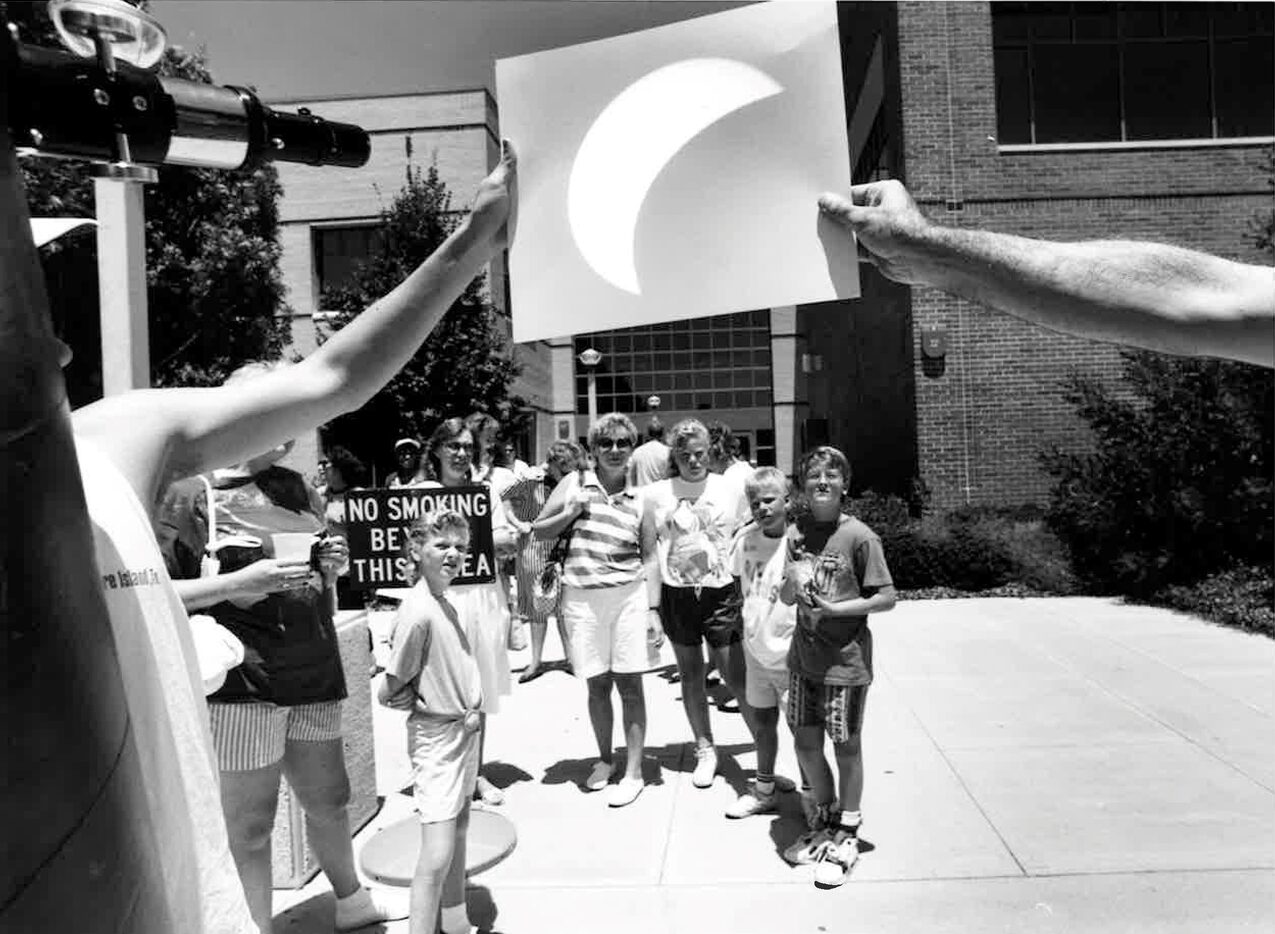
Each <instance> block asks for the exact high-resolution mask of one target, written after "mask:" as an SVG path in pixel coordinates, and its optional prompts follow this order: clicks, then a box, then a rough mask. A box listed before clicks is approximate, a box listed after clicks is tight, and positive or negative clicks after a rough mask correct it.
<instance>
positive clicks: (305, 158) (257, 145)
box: [0, 45, 371, 169]
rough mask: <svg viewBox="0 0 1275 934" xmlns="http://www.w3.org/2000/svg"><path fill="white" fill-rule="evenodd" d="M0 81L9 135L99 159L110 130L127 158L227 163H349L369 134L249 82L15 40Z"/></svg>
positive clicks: (23, 143) (22, 142) (358, 161)
mask: <svg viewBox="0 0 1275 934" xmlns="http://www.w3.org/2000/svg"><path fill="white" fill-rule="evenodd" d="M18 52H19V54H18V55H17V56H16V57H15V60H14V61H13V64H12V67H11V69H10V71H9V73H8V74H6V75H4V76H3V77H4V79H5V80H4V81H3V88H4V89H3V90H0V93H4V94H6V95H7V96H8V102H9V129H10V132H11V133H12V135H13V140H14V143H15V144H16V145H18V146H20V147H22V148H24V149H28V150H33V151H35V152H36V153H39V154H42V155H50V156H63V157H68V158H81V159H91V160H94V161H99V162H107V161H110V160H111V159H113V158H114V155H113V153H114V145H115V134H116V133H125V134H127V136H128V139H129V144H130V148H131V149H132V157H133V161H134V162H138V163H142V164H147V165H188V166H198V167H204V168H219V169H233V168H239V167H240V166H243V165H252V164H258V163H261V162H299V163H304V164H305V165H313V166H323V165H340V166H345V167H348V168H357V167H359V166H361V165H365V164H366V163H367V160H368V157H369V156H370V154H371V144H370V142H369V140H368V135H367V133H366V131H364V130H363V129H362V128H361V127H358V126H355V125H354V124H351V123H336V122H334V121H330V120H325V119H323V118H322V117H318V116H315V115H314V114H312V113H310V112H309V111H308V110H305V109H302V110H301V111H299V112H298V113H282V112H279V111H276V110H273V109H272V108H270V107H267V106H266V105H265V104H263V103H261V101H260V99H259V98H258V97H257V95H256V94H254V93H253V92H252V91H250V90H248V89H247V88H240V87H219V86H217V85H213V84H201V83H199V82H196V81H186V80H184V79H181V78H167V77H164V78H161V77H159V76H157V75H155V74H153V73H151V72H149V71H145V70H143V69H140V68H136V67H134V66H132V65H129V64H128V63H126V62H117V64H116V69H117V70H116V73H115V74H114V75H108V74H106V73H105V72H103V71H102V69H101V68H99V67H98V65H97V62H96V61H94V60H93V59H83V58H79V57H77V56H75V55H73V54H71V53H70V52H60V51H57V50H53V49H44V48H37V47H34V46H27V45H20V46H19V50H18Z"/></svg>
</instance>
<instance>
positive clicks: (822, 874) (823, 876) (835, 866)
mask: <svg viewBox="0 0 1275 934" xmlns="http://www.w3.org/2000/svg"><path fill="white" fill-rule="evenodd" d="M858 859H859V841H858V840H857V839H856V838H855V835H854V834H853V833H851V832H850V831H848V830H836V831H833V832H832V833H830V834H829V835H828V838H827V840H826V841H825V842H824V843H823V845H822V846H821V847H820V849H819V852H818V854H817V855H816V856H815V886H816V887H817V888H821V889H835V888H836V887H837V886H839V885H841V883H843V882H845V881H846V879H847V878H849V876H850V870H851V868H853V866H854V864H855V862H857V861H858Z"/></svg>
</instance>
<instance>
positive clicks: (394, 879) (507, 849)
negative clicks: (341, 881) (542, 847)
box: [359, 808, 518, 886]
mask: <svg viewBox="0 0 1275 934" xmlns="http://www.w3.org/2000/svg"><path fill="white" fill-rule="evenodd" d="M420 827H421V825H420V821H418V820H417V819H416V817H415V816H413V817H406V818H404V819H403V820H400V821H396V822H395V823H393V824H390V825H388V826H387V827H384V828H382V829H381V830H379V831H377V832H376V834H375V835H374V836H373V837H372V839H371V840H369V841H368V842H367V843H366V844H365V845H364V846H363V851H362V853H361V854H360V856H359V864H360V865H361V866H362V867H363V871H364V872H365V873H367V875H368V877H369V878H372V879H375V880H376V881H377V882H382V883H384V884H386V885H402V886H410V885H411V884H412V875H413V874H414V873H415V872H416V858H417V856H418V855H419V854H420V847H421V830H420ZM517 844H518V832H517V831H516V830H515V829H514V825H513V823H512V822H511V821H510V820H509V818H507V817H505V816H504V815H503V814H498V813H496V812H495V811H489V810H485V809H479V808H472V809H471V810H470V812H469V834H468V836H467V837H466V847H465V875H467V876H472V875H476V874H477V873H480V872H482V871H483V870H484V869H490V868H491V867H492V866H494V865H496V864H497V863H498V862H500V861H501V860H502V859H504V858H505V857H506V856H508V855H509V854H510V853H512V852H513V849H514V847H515V846H516V845H517Z"/></svg>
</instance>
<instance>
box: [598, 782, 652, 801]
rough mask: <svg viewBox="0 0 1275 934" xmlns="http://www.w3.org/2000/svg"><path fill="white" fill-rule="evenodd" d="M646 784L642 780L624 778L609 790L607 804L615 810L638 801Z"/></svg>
mask: <svg viewBox="0 0 1275 934" xmlns="http://www.w3.org/2000/svg"><path fill="white" fill-rule="evenodd" d="M645 787H646V782H644V781H642V779H640V778H622V779H620V780H619V781H618V782H616V783H615V784H614V785H612V786H611V787H610V788H608V789H607V804H608V805H609V806H611V807H613V808H622V807H624V806H625V805H626V804H632V803H633V802H634V801H636V800H637V797H638V795H640V794H641V793H642V789H643V788H645Z"/></svg>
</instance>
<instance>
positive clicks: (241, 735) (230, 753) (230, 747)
mask: <svg viewBox="0 0 1275 934" xmlns="http://www.w3.org/2000/svg"><path fill="white" fill-rule="evenodd" d="M208 719H209V723H210V726H211V727H212V738H213V747H214V748H215V749H216V750H217V764H218V766H220V768H221V770H222V771H223V772H248V771H251V770H253V769H264V768H265V767H266V766H268V765H274V764H275V763H276V762H278V761H280V760H281V759H283V751H284V749H285V747H286V746H287V744H288V743H294V742H295V743H323V742H328V741H330V740H334V739H340V738H341V702H340V701H320V702H319V703H317V704H301V705H299V706H297V707H280V706H278V705H277V704H269V703H263V702H260V701H248V702H247V703H243V704H225V703H221V702H220V701H210V702H209V704H208Z"/></svg>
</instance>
